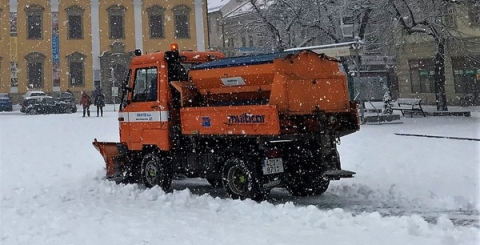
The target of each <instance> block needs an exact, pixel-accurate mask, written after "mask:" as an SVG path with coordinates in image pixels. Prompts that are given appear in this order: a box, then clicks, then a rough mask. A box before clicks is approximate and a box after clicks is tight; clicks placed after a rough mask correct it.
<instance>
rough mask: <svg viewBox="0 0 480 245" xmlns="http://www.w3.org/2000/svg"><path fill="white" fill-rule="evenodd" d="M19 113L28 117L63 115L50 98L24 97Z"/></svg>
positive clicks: (58, 105)
mask: <svg viewBox="0 0 480 245" xmlns="http://www.w3.org/2000/svg"><path fill="white" fill-rule="evenodd" d="M20 111H21V112H23V113H27V114H30V115H35V114H52V113H64V111H63V109H62V107H61V106H60V104H58V103H57V102H56V101H55V100H54V99H53V98H52V97H51V96H33V97H26V98H25V99H24V100H23V102H22V107H21V108H20Z"/></svg>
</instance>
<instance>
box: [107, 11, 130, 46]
mask: <svg viewBox="0 0 480 245" xmlns="http://www.w3.org/2000/svg"><path fill="white" fill-rule="evenodd" d="M107 11H108V24H109V30H110V39H125V11H126V8H125V7H124V6H123V5H117V4H115V5H112V6H110V7H108V9H107Z"/></svg>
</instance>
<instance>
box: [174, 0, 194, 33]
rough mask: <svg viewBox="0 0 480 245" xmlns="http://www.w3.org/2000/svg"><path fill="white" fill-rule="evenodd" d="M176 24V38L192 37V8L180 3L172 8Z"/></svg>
mask: <svg viewBox="0 0 480 245" xmlns="http://www.w3.org/2000/svg"><path fill="white" fill-rule="evenodd" d="M172 11H173V18H174V24H175V38H190V20H189V19H190V18H189V16H190V8H189V7H188V6H185V5H179V6H176V7H174V8H173V9H172Z"/></svg>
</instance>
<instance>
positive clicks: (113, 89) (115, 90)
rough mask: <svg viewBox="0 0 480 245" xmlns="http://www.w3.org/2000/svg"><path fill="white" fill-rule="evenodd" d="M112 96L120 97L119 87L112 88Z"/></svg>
mask: <svg viewBox="0 0 480 245" xmlns="http://www.w3.org/2000/svg"><path fill="white" fill-rule="evenodd" d="M112 96H113V97H118V87H112Z"/></svg>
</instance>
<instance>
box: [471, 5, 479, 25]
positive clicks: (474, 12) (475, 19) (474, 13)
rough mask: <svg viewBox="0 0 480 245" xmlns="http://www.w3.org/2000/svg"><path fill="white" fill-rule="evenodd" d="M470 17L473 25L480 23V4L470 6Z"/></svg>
mask: <svg viewBox="0 0 480 245" xmlns="http://www.w3.org/2000/svg"><path fill="white" fill-rule="evenodd" d="M469 18H470V22H471V23H472V24H473V25H480V4H476V5H475V6H472V7H471V8H470V11H469Z"/></svg>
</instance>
